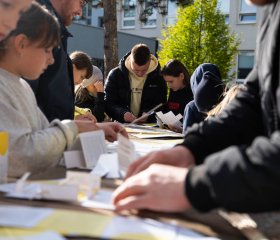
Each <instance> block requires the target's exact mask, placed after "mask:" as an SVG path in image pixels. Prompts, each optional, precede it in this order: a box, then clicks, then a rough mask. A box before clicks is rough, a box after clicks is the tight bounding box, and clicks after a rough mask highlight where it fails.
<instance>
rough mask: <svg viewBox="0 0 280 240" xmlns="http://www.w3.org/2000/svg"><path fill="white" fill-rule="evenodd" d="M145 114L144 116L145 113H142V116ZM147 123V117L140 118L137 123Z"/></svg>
mask: <svg viewBox="0 0 280 240" xmlns="http://www.w3.org/2000/svg"><path fill="white" fill-rule="evenodd" d="M145 114H146V113H145V112H143V113H142V116H143V115H145ZM147 121H148V117H146V118H142V119H140V120H138V121H137V123H146V122H147Z"/></svg>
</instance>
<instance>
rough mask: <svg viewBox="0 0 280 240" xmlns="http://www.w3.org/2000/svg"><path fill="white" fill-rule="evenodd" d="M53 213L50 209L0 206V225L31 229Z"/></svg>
mask: <svg viewBox="0 0 280 240" xmlns="http://www.w3.org/2000/svg"><path fill="white" fill-rule="evenodd" d="M53 212H54V209H52V208H37V207H36V208H35V207H22V206H0V216H1V217H0V225H1V226H6V227H20V228H32V227H34V226H36V225H37V224H38V223H39V222H41V221H42V220H44V219H45V218H47V217H48V216H50V215H51V214H52V213H53Z"/></svg>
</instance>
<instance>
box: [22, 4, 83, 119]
mask: <svg viewBox="0 0 280 240" xmlns="http://www.w3.org/2000/svg"><path fill="white" fill-rule="evenodd" d="M36 1H37V2H38V3H40V4H42V5H45V6H46V7H47V9H49V10H50V11H51V12H54V14H55V15H56V17H57V18H58V19H59V23H60V29H61V36H62V38H61V42H60V45H59V47H56V48H55V49H54V50H53V55H54V59H55V62H54V64H53V65H52V66H49V67H48V69H47V70H46V71H45V72H44V73H43V74H42V75H41V76H40V77H39V79H38V80H36V81H27V82H28V83H29V84H30V86H31V88H32V89H33V91H34V93H35V96H36V100H37V103H38V106H39V107H40V109H41V110H42V112H43V113H44V114H45V116H46V117H47V119H48V120H49V121H52V120H53V119H55V118H58V119H60V120H63V119H73V118H74V83H73V67H72V63H71V59H70V58H69V56H68V54H67V40H68V37H72V35H71V34H70V33H69V32H68V31H67V29H66V27H67V26H68V25H70V24H71V20H72V19H70V18H69V16H68V15H67V14H69V13H67V12H66V14H63V11H61V9H64V10H65V9H69V7H68V8H67V4H69V3H68V1H67V0H63V1H60V2H58V1H57V0H36ZM54 4H55V5H54ZM56 6H59V7H56ZM71 7H72V8H73V9H69V10H68V11H72V12H71V13H72V14H73V13H75V14H76V15H81V9H82V6H81V5H80V2H79V3H78V5H77V6H74V5H71ZM71 16H72V15H71ZM68 18H69V19H68Z"/></svg>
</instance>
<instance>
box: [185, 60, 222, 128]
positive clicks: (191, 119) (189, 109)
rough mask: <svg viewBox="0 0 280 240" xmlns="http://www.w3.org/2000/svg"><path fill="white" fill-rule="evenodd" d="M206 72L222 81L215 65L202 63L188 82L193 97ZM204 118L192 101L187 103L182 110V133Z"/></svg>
mask: <svg viewBox="0 0 280 240" xmlns="http://www.w3.org/2000/svg"><path fill="white" fill-rule="evenodd" d="M207 71H210V72H212V73H213V74H214V75H215V76H216V77H217V78H219V79H222V77H221V73H220V70H219V68H218V66H217V65H215V64H212V63H203V64H201V65H199V66H198V67H197V68H196V69H195V71H194V72H193V74H192V76H191V80H190V83H191V89H192V92H193V95H195V92H196V89H197V87H198V85H199V83H200V82H201V79H202V77H203V74H204V73H205V72H207ZM209 110H210V109H209ZM206 116H207V115H206V114H205V113H204V112H200V111H199V110H198V108H197V106H196V104H195V101H194V100H193V101H191V102H189V103H188V104H187V105H186V107H185V110H184V117H183V133H185V132H186V130H187V128H188V127H191V126H192V125H193V124H194V123H199V122H201V121H203V120H204V119H205V117H206Z"/></svg>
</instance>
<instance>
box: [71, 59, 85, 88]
mask: <svg viewBox="0 0 280 240" xmlns="http://www.w3.org/2000/svg"><path fill="white" fill-rule="evenodd" d="M86 73H87V69H82V70H79V69H77V68H76V67H75V65H74V64H73V76H74V84H75V85H77V84H80V83H82V81H83V80H84V79H85V76H86Z"/></svg>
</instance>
